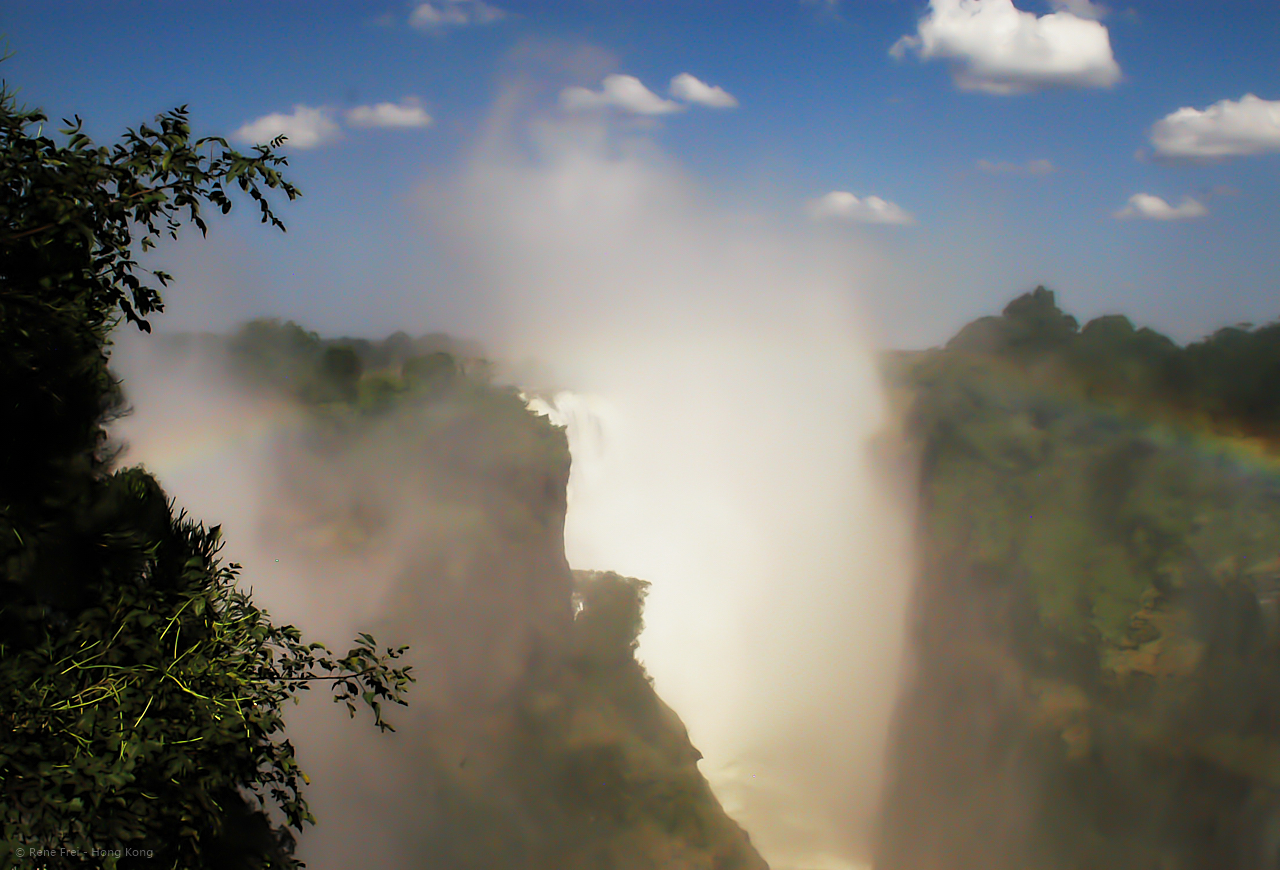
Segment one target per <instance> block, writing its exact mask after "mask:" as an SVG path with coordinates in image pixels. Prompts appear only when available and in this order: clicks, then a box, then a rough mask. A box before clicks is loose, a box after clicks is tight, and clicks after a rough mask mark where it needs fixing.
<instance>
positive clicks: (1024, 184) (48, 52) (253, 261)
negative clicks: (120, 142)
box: [0, 0, 1280, 346]
mask: <svg viewBox="0 0 1280 870" xmlns="http://www.w3.org/2000/svg"><path fill="white" fill-rule="evenodd" d="M1002 28H1003V30H1002ZM0 33H2V34H3V35H4V36H5V38H6V39H7V42H8V47H9V49H10V51H11V52H12V53H13V56H12V57H11V58H10V59H9V60H7V61H5V62H4V64H3V67H2V69H3V75H4V77H5V79H6V80H7V81H8V82H9V84H10V86H11V87H16V88H17V89H18V90H19V93H20V97H21V99H22V100H23V101H24V102H25V103H26V104H28V105H31V106H40V107H43V108H44V109H46V110H47V111H48V112H49V113H50V114H51V115H53V116H61V115H65V114H70V113H73V112H74V113H79V114H80V115H82V116H83V117H84V118H85V120H86V122H87V128H88V130H89V132H90V133H91V134H93V135H95V136H97V137H99V138H101V139H104V140H109V139H111V138H112V137H113V136H114V135H115V134H116V133H118V131H120V130H121V129H122V128H123V127H125V126H128V125H134V124H137V123H139V122H140V121H143V120H145V119H148V118H149V117H150V116H152V115H154V114H155V113H156V112H159V111H161V110H163V109H166V108H169V107H172V106H175V105H179V104H183V103H185V104H189V106H190V108H191V112H192V116H193V119H194V122H195V126H196V128H197V132H199V133H204V134H220V135H226V136H232V137H234V136H235V135H236V134H237V133H238V132H239V133H240V135H241V136H242V138H245V141H248V137H251V135H252V134H253V133H254V132H261V131H262V130H269V129H270V128H271V125H272V123H275V124H277V125H278V124H279V123H282V122H281V120H280V118H279V117H278V116H291V115H293V114H294V113H295V112H296V107H299V106H302V107H306V108H307V109H309V110H311V114H310V115H307V116H306V117H307V118H311V119H312V120H315V119H316V118H319V119H321V124H320V126H321V127H322V128H324V129H328V130H329V131H330V132H331V133H332V132H333V131H336V135H333V136H332V140H331V141H325V138H326V137H325V135H324V133H323V131H322V132H321V134H320V135H319V136H318V140H319V141H318V142H317V143H316V144H315V145H314V147H307V148H299V147H292V148H289V149H288V153H289V155H290V162H291V167H292V170H293V172H292V174H293V177H294V179H295V180H296V181H297V183H298V184H299V185H300V186H301V187H302V188H303V190H304V194H305V196H304V198H303V200H301V201H300V202H299V203H297V204H295V205H292V206H289V207H287V208H285V209H284V211H283V217H284V218H285V221H286V223H287V224H288V225H289V227H290V232H289V233H288V234H287V235H286V236H283V237H279V236H278V235H273V234H271V233H268V232H267V231H266V230H260V229H259V228H257V227H254V226H251V221H250V220H249V219H248V218H249V216H248V215H247V214H246V215H245V216H242V217H241V218H240V219H232V220H229V221H226V222H223V223H222V225H221V226H219V227H217V228H216V229H215V231H214V233H213V234H212V238H211V239H210V240H209V242H208V243H207V244H205V245H203V246H202V245H198V244H197V243H196V242H195V241H194V240H187V241H184V242H183V243H182V244H181V245H180V246H179V247H178V248H177V249H175V250H174V251H172V252H171V253H170V254H169V256H170V257H171V259H172V263H171V270H172V271H175V272H177V273H178V276H179V279H180V281H182V282H185V284H184V287H180V288H179V289H178V290H177V291H176V293H177V295H176V297H175V302H174V304H173V305H172V306H171V309H172V317H171V321H170V322H171V324H172V325H175V326H180V327H183V328H198V327H201V326H206V325H207V326H211V327H222V326H225V325H227V324H228V322H230V321H231V320H234V319H237V318H242V317H247V316H254V315H262V314H279V315H283V316H289V317H296V318H300V319H303V320H305V321H307V322H308V323H309V324H310V325H313V326H315V327H317V328H319V329H322V330H325V331H339V332H361V331H363V332H378V331H385V330H389V329H394V328H397V327H404V328H408V329H410V330H411V331H413V330H423V331H425V330H427V329H436V328H443V329H449V328H457V327H458V326H459V325H460V324H461V323H462V321H465V319H466V318H461V319H460V320H459V323H452V322H450V321H451V320H455V319H458V318H455V316H454V315H455V314H456V312H457V311H458V310H460V309H461V308H465V303H464V302H458V301H457V300H455V301H454V303H453V304H451V305H447V304H442V305H434V306H432V305H427V306H422V305H415V304H414V303H413V300H414V299H422V298H434V299H442V298H446V297H448V295H449V293H450V287H449V286H448V283H449V282H448V274H447V270H443V269H441V270H439V271H437V270H435V269H433V268H432V250H433V247H432V246H433V244H434V242H433V240H432V239H431V238H430V237H429V234H428V235H426V236H424V232H423V230H422V226H421V222H420V220H419V218H420V210H421V205H420V203H419V202H417V200H416V199H415V196H414V191H415V190H416V189H417V188H418V187H419V186H420V185H422V184H431V183H434V182H435V181H436V180H439V179H441V178H447V177H449V176H450V175H451V174H452V173H455V172H456V171H458V167H459V165H460V163H461V162H462V161H465V160H466V159H467V155H468V154H469V153H471V151H472V150H473V149H474V148H475V147H476V142H477V141H478V140H480V139H482V138H483V136H484V135H485V131H486V130H487V129H489V125H490V119H491V118H492V117H493V116H494V112H495V105H496V104H497V103H498V101H499V100H500V99H501V97H502V95H503V94H504V93H508V92H509V90H510V88H511V87H512V85H513V83H514V82H520V83H523V84H524V85H525V86H527V93H526V94H525V96H524V98H523V99H524V100H525V103H524V105H525V107H526V108H527V109H528V111H530V112H533V113H537V112H541V113H544V114H548V115H556V116H563V115H566V114H580V115H590V116H593V117H600V118H603V119H606V121H607V123H609V124H612V125H615V126H617V127H620V128H623V129H625V130H627V131H629V135H634V136H638V137H643V138H645V139H647V140H649V141H650V142H652V144H653V146H654V147H655V149H658V150H660V152H661V153H662V155H663V159H664V160H667V161H669V162H670V163H672V164H673V165H674V166H675V167H677V168H678V170H679V171H680V172H681V173H682V175H683V177H686V178H687V179H688V180H689V183H690V184H693V185H696V186H697V187H698V189H699V190H700V191H701V192H702V195H704V196H706V197H707V198H709V199H711V200H713V201H715V202H717V203H719V204H721V206H722V207H723V208H725V209H731V210H740V211H742V212H744V213H752V214H756V213H759V214H766V215H768V216H769V219H770V220H773V221H776V222H778V223H781V224H789V225H794V226H795V227H797V228H798V230H803V231H804V232H812V233H818V234H825V236H826V237H827V238H828V241H830V240H831V239H835V240H836V242H835V243H839V244H843V243H846V242H847V244H848V246H849V248H850V250H855V249H856V250H865V251H868V252H869V254H868V256H869V259H870V260H873V261H874V263H873V265H871V266H869V267H868V269H867V270H866V274H865V275H864V276H863V277H862V278H861V279H860V280H859V282H858V287H857V289H856V292H857V294H858V295H859V298H860V299H861V300H862V303H863V305H864V307H865V308H866V310H867V312H868V315H869V316H870V317H871V318H872V319H873V320H874V321H875V323H876V324H877V331H878V333H879V334H880V335H881V336H883V340H884V341H886V342H888V343H892V344H896V345H902V346H917V345H921V344H927V343H931V342H937V341H941V340H944V339H945V338H946V337H947V336H948V335H950V334H951V333H953V332H954V331H955V329H956V328H958V327H959V326H960V325H961V324H963V323H964V322H966V321H967V320H969V319H972V318H973V317H976V316H979V315H981V314H984V313H990V312H992V311H995V310H998V308H999V307H1000V306H1002V305H1003V304H1004V302H1005V301H1007V300H1008V299H1009V298H1011V297H1012V296H1013V295H1014V294H1016V293H1017V292H1020V291H1022V290H1025V289H1028V288H1030V287H1031V286H1033V285H1035V284H1038V283H1045V284H1047V285H1048V286H1050V287H1053V288H1054V289H1056V290H1058V291H1059V293H1060V297H1061V301H1062V303H1063V304H1064V305H1065V307H1067V308H1068V309H1069V310H1071V311H1073V312H1074V313H1076V314H1078V315H1079V316H1082V317H1085V318H1087V317H1090V316H1094V315H1097V314H1100V313H1103V312H1113V311H1119V312H1123V313H1127V314H1129V315H1130V316H1132V317H1133V318H1134V319H1135V320H1137V321H1140V322H1142V323H1148V324H1152V325H1154V326H1156V327H1157V328H1160V329H1163V330H1165V331H1167V332H1169V333H1171V334H1172V335H1174V336H1175V337H1178V338H1184V339H1185V338H1188V337H1191V336H1194V335H1197V334H1201V333H1204V332H1206V331H1210V330H1212V329H1214V328H1216V327H1218V326H1221V325H1223V324H1227V323H1235V322H1239V321H1253V322H1258V323H1262V322H1268V321H1271V320H1273V319H1275V318H1276V317H1277V316H1280V277H1278V276H1280V269H1277V267H1276V256H1275V253H1274V252H1275V251H1276V250H1280V5H1278V4H1276V3H1274V2H1264V0H1218V2H1213V3H1205V2H1194V0H1159V2H1155V0H1131V2H1125V0H1113V2H1107V3H1104V4H1097V3H1090V2H1086V0H1056V2H1048V0H1045V2H1040V0H1013V2H1012V3H1011V2H1010V0H932V2H925V0H841V2H837V3H831V2H803V0H769V2H764V0H759V2H733V3H731V2H701V0H696V2H695V0H670V2H666V0H657V2H646V3H642V4H641V3H624V2H607V0H560V2H554V3H552V2H525V0H510V2H502V0H493V2H489V0H485V2H480V0H438V2H433V3H421V2H417V3H364V4H358V3H357V4H353V3H339V2H308V3H302V2H278V3H242V2H209V3H201V4H179V3H160V2H149V3H140V2H139V3H133V2H129V3H127V2H101V3H89V2H78V3H67V2H58V0H39V2H25V0H8V2H6V3H5V6H4V8H3V9H2V10H0ZM904 37H905V39H904ZM895 46H896V48H895ZM895 55H896V56H895ZM684 73H687V74H689V75H690V76H692V77H693V80H695V81H696V82H697V83H699V84H700V85H705V86H708V87H719V88H721V89H722V93H723V94H724V95H727V96H721V97H715V96H712V97H709V98H708V97H707V96H706V94H707V93H708V92H707V91H703V92H700V93H701V95H702V98H703V99H709V100H710V102H712V103H715V102H717V101H719V102H720V103H724V102H730V101H731V102H733V103H736V105H732V106H726V105H705V104H702V103H699V102H697V95H695V96H692V97H691V96H688V95H686V96H685V97H683V98H677V97H676V96H673V95H672V94H671V93H670V85H669V82H671V80H672V79H673V77H675V76H677V75H680V74H684ZM609 76H615V77H617V76H630V77H634V78H635V79H637V80H638V82H629V80H623V79H620V78H614V79H612V81H613V83H614V85H615V86H617V87H616V88H614V89H613V90H611V89H610V85H608V84H607V82H608V81H610V80H609V79H608V78H607V77H609ZM619 83H621V84H619ZM628 87H631V88H632V90H627V88H628ZM635 87H640V88H643V89H646V93H647V94H648V95H647V96H645V93H640V94H639V97H638V98H637V93H638V92H637V91H635V90H634V88H635ZM711 93H714V92H711ZM575 94H576V95H577V96H576V98H575V97H574V96H572V95H575ZM1246 95H1255V96H1256V97H1257V98H1258V99H1257V100H1254V101H1247V100H1245V99H1244V98H1245V97H1246ZM633 98H636V99H633ZM637 100H638V101H637ZM646 101H647V102H646ZM1224 101H1226V102H1224ZM380 104H387V105H383V106H382V107H381V108H378V107H379V106H380ZM676 106H678V108H673V107H676ZM359 107H364V109H363V114H362V113H361V111H358V109H359ZM1184 109H1185V110H1190V111H1189V112H1183V113H1182V114H1180V115H1177V116H1174V117H1172V118H1171V117H1170V116H1173V115H1174V113H1176V112H1179V110H1184ZM273 115H275V116H277V118H276V119H275V120H274V121H272V120H271V118H270V116H273ZM298 117H302V116H298ZM264 118H267V119H268V120H267V121H263V120H262V119H264ZM427 119H429V122H427ZM1162 119H1168V120H1166V121H1163V122H1162ZM304 120H305V118H304ZM255 121H256V122H258V126H257V127H254V126H252V125H253V123H254V122H255ZM362 122H363V124H364V126H361V123H362ZM289 123H294V124H295V126H293V127H290V130H292V131H293V132H294V133H295V135H294V141H295V143H296V144H306V143H305V142H304V139H305V136H304V135H303V133H302V128H300V127H297V126H296V124H298V123H301V121H298V119H297V118H294V120H293V121H292V122H289ZM326 124H327V126H326ZM379 124H393V125H396V124H398V125H399V126H379ZM1161 124H1163V127H1160V126H1159V125H1161ZM264 125H265V126H264ZM313 126H314V125H313ZM1161 131H1163V132H1161ZM837 194H839V195H837ZM1135 196H1138V197H1139V198H1138V199H1136V200H1133V199H1131V198H1132V197H1135ZM824 197H825V199H824ZM246 211H247V210H246ZM1118 213H1120V214H1124V215H1126V216H1123V217H1117V216H1116V215H1117V214H1118ZM184 268H186V269H187V272H186V274H184V272H183V269H184ZM193 273H194V274H193ZM211 275H212V276H216V280H214V279H213V278H210V276H211ZM184 288H185V289H184ZM184 294H185V295H184ZM201 294H203V295H204V296H206V297H209V298H204V299H202V300H201V301H198V302H197V301H192V300H191V298H190V297H194V296H199V295H201ZM463 328H465V325H463Z"/></svg>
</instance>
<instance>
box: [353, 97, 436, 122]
mask: <svg viewBox="0 0 1280 870" xmlns="http://www.w3.org/2000/svg"><path fill="white" fill-rule="evenodd" d="M346 118H347V123H348V124H350V125H351V126H353V127H395V128H399V129H407V128H411V127H426V126H427V125H429V124H430V123H431V116H430V115H428V114H427V112H426V110H425V109H423V108H422V106H420V105H419V104H418V101H417V100H415V99H405V100H402V101H400V102H399V103H375V104H374V105H372V106H356V107H355V108H352V109H348V110H347V113H346Z"/></svg>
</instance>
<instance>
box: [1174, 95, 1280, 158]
mask: <svg viewBox="0 0 1280 870" xmlns="http://www.w3.org/2000/svg"><path fill="white" fill-rule="evenodd" d="M1151 144H1152V145H1154V146H1155V149H1156V154H1157V155H1159V156H1161V157H1184V158H1202V159H1206V158H1207V159H1213V158H1222V157H1240V156H1243V155H1248V154H1263V153H1265V152H1268V151H1280V100H1264V99H1262V98H1260V97H1256V96H1254V95H1253V94H1245V95H1244V96H1243V97H1241V98H1240V99H1239V100H1219V101H1218V102H1216V103H1214V104H1213V105H1212V106H1210V107H1209V108H1207V109H1203V110H1201V109H1193V108H1191V107H1189V106H1185V107H1183V108H1181V109H1178V111H1176V112H1174V113H1172V114H1170V115H1167V116H1165V117H1164V118H1161V119H1160V120H1159V121H1157V122H1156V123H1155V125H1154V126H1153V127H1152V128H1151Z"/></svg>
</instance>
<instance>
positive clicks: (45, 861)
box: [0, 86, 412, 868]
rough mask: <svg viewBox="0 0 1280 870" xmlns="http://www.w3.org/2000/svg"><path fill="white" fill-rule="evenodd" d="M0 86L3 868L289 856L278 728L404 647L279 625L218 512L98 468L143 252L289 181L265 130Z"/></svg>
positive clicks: (289, 752) (137, 303)
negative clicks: (53, 114)
mask: <svg viewBox="0 0 1280 870" xmlns="http://www.w3.org/2000/svg"><path fill="white" fill-rule="evenodd" d="M47 120H48V119H47V118H46V117H45V116H44V115H43V114H42V113H40V112H38V111H29V110H23V109H21V108H19V107H18V106H17V103H16V101H15V99H14V97H13V95H12V93H11V92H10V91H9V90H8V88H7V86H6V87H0V382H2V383H4V384H5V390H4V392H3V398H0V403H2V404H0V407H2V408H3V420H4V422H3V425H0V867H10V866H23V867H30V866H38V867H46V868H61V867H77V868H83V867H104V868H116V867H118V868H129V867H142V866H146V867H165V868H203V867H209V868H215V867H216V868H235V867H245V868H285V867H296V866H299V864H298V862H297V861H296V860H295V859H293V858H292V857H291V852H292V846H293V838H292V834H291V833H290V830H291V829H292V830H300V829H301V828H302V827H303V826H304V825H305V824H307V823H310V822H313V821H314V819H313V818H312V816H311V814H310V812H309V811H308V809H307V803H306V801H305V799H304V798H303V795H302V789H303V786H304V784H305V781H306V777H305V776H304V775H303V774H302V772H301V770H300V768H299V767H298V763H297V760H296V759H295V757H294V751H293V748H292V746H291V745H290V743H289V741H288V740H287V739H286V738H285V736H284V734H283V728H284V722H283V718H282V709H283V705H284V703H285V702H286V701H287V700H289V699H295V698H296V695H297V693H298V692H300V691H304V690H306V689H308V688H309V687H310V686H311V685H312V684H314V683H316V682H321V683H324V684H326V685H329V686H330V687H332V689H333V692H334V700H335V701H342V702H344V703H345V704H346V706H347V707H348V710H349V712H350V713H351V715H353V716H354V715H355V712H356V709H357V707H356V704H357V703H363V704H366V705H368V706H369V707H370V708H371V710H372V712H373V715H374V721H375V723H376V724H377V725H378V727H380V728H383V729H386V728H389V727H390V726H389V725H388V724H387V723H386V722H385V720H384V719H383V718H382V709H381V704H382V703H383V702H388V701H389V702H392V703H400V704H403V703H404V700H403V695H404V692H405V691H406V689H407V686H408V683H409V682H410V681H411V679H412V677H411V675H410V674H409V669H408V668H396V667H394V660H395V659H396V658H398V657H399V656H400V655H401V654H402V653H403V649H398V650H397V649H385V650H382V651H379V650H378V649H377V647H376V643H375V641H374V639H373V638H372V637H370V636H368V635H364V634H362V635H361V636H360V638H359V639H358V640H357V641H356V643H355V644H354V646H353V647H352V649H351V650H350V651H349V652H348V653H347V654H346V655H345V656H341V657H339V656H336V655H334V654H332V653H330V652H329V651H328V650H327V649H325V648H324V647H323V646H321V645H319V644H307V643H305V642H304V641H303V639H302V636H301V634H300V632H299V631H298V630H297V629H296V628H294V627H292V626H280V625H275V624H273V623H272V622H271V621H270V619H269V618H268V616H267V614H266V613H265V612H263V611H262V610H260V609H258V608H257V607H256V606H255V605H254V604H253V602H252V600H251V599H250V598H249V596H248V595H246V594H245V593H244V592H242V591H241V590H239V589H238V588H237V587H236V585H235V577H236V572H237V570H238V568H239V566H237V565H235V564H230V565H224V564H222V563H221V562H220V560H219V558H218V553H219V549H220V547H221V541H220V535H219V529H218V528H217V527H216V526H215V527H213V528H205V527H204V526H202V525H200V524H199V523H197V522H194V521H192V520H190V519H188V518H187V517H186V516H185V515H184V514H182V513H176V514H175V512H174V508H173V506H172V504H171V502H170V501H169V499H168V498H167V497H166V496H165V494H164V491H163V489H162V488H161V487H160V485H159V483H158V482H157V481H156V480H155V479H154V478H153V477H151V476H150V475H149V474H148V473H147V472H145V471H143V470H141V469H136V468H132V469H121V470H117V469H115V468H114V467H113V458H114V456H113V452H112V450H111V449H110V448H109V444H108V441H107V436H106V430H105V424H106V423H107V422H108V421H109V420H110V419H111V418H112V417H113V416H114V415H117V414H118V413H119V412H120V410H121V406H122V397H121V391H120V385H119V382H118V381H117V380H116V378H115V377H114V376H113V374H112V372H111V370H110V368H109V366H108V354H107V350H108V345H109V341H108V336H109V333H110V330H111V329H112V328H113V327H115V326H117V325H120V324H122V323H125V324H133V325H134V326H136V327H137V328H139V329H142V330H143V331H150V323H149V321H148V317H150V316H151V315H153V314H156V313H158V312H161V311H162V310H163V301H162V299H161V296H160V292H159V290H158V289H157V288H156V286H153V285H158V286H159V287H163V286H165V285H166V284H167V282H168V281H169V278H170V276H168V275H167V274H165V273H163V272H160V271H148V270H146V269H144V268H143V267H142V266H141V265H140V263H139V262H138V260H137V256H136V255H137V254H138V253H140V252H142V251H146V250H147V249H149V248H151V247H154V246H155V244H156V243H157V241H159V240H161V239H162V238H164V237H169V238H176V237H177V234H178V231H179V230H180V229H181V228H182V227H183V226H184V225H185V224H193V225H194V226H196V227H197V228H198V229H199V230H200V231H201V232H204V231H205V230H206V224H205V221H204V218H203V214H202V211H203V210H204V209H207V208H209V207H213V208H216V209H218V210H220V211H221V212H223V213H226V212H229V211H230V210H231V209H232V205H233V196H248V197H249V198H250V200H252V201H253V202H256V203H257V205H258V207H259V210H260V213H261V218H262V222H263V223H267V224H271V225H274V226H276V227H279V228H280V229H283V228H284V227H283V224H282V223H281V222H280V220H279V219H278V218H277V217H276V215H275V213H274V212H273V211H272V208H271V204H270V202H269V200H268V194H269V193H270V192H272V191H275V192H276V193H277V194H279V195H283V196H284V197H286V198H287V199H289V200H292V199H294V198H295V197H297V195H298V190H297V188H296V187H294V186H293V185H292V184H291V183H290V182H288V181H286V180H285V178H284V177H283V176H282V175H281V173H280V167H282V166H283V165H285V163H286V161H285V158H284V157H282V156H278V155H277V154H276V153H275V151H274V149H275V148H277V147H278V146H279V145H280V144H281V142H282V141H283V140H282V139H278V140H276V141H275V142H273V143H271V145H270V146H258V147H256V148H255V149H254V151H253V153H251V154H248V155H246V154H241V153H239V152H237V151H234V150H232V149H231V148H229V147H228V145H227V143H226V142H225V141H224V140H222V139H219V138H204V139H193V138H192V135H191V129H190V125H189V123H188V119H187V113H186V110H185V108H179V109H177V110H174V111H171V112H168V113H165V114H162V115H160V116H158V117H157V118H156V121H155V124H154V125H142V126H139V127H138V128H137V129H131V130H128V131H127V132H126V134H125V135H124V137H123V139H122V140H121V141H120V142H119V143H118V144H116V145H114V146H111V147H102V146H97V145H95V144H94V143H93V142H92V141H91V140H90V139H89V137H88V136H86V135H85V134H84V132H83V131H82V129H81V123H80V120H79V118H76V119H74V120H72V121H67V122H64V123H65V125H66V126H65V128H64V129H62V131H61V133H62V135H63V137H65V139H64V141H62V142H58V141H55V140H54V139H53V138H51V137H50V136H47V135H45V134H44V127H45V124H46V122H47Z"/></svg>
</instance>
